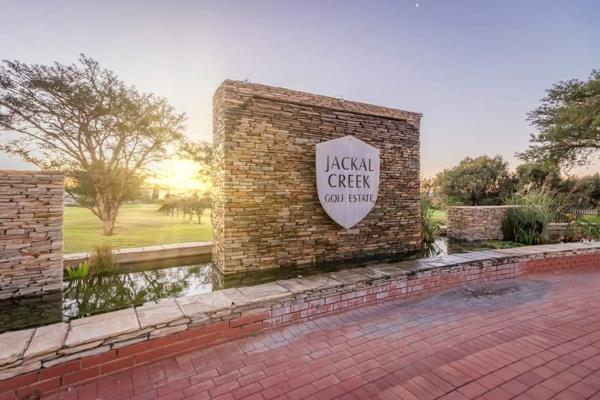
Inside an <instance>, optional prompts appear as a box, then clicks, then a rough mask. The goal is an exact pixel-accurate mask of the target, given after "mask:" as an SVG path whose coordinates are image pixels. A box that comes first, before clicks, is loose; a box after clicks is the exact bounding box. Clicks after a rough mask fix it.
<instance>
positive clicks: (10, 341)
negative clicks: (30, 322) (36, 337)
mask: <svg viewBox="0 0 600 400" xmlns="http://www.w3.org/2000/svg"><path fill="white" fill-rule="evenodd" d="M33 332H34V329H25V330H22V331H16V332H6V333H3V334H2V335H0V367H2V366H5V365H9V364H12V363H14V362H15V361H18V360H19V358H20V357H21V356H22V355H23V353H24V352H25V349H26V348H27V346H28V345H29V341H30V340H31V337H32V336H33Z"/></svg>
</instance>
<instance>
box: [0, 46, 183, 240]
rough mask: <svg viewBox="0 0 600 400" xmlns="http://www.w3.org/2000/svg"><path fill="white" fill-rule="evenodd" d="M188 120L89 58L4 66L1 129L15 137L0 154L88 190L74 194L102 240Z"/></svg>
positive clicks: (0, 82)
mask: <svg viewBox="0 0 600 400" xmlns="http://www.w3.org/2000/svg"><path fill="white" fill-rule="evenodd" d="M184 120H185V115H184V114H177V113H176V112H175V111H174V109H173V107H171V106H170V105H169V104H168V103H167V101H166V100H165V99H164V98H159V97H156V96H155V95H153V94H147V93H141V92H139V91H138V90H137V89H136V88H135V87H133V86H127V85H126V84H125V83H124V82H123V81H121V80H119V79H118V78H117V77H116V76H115V74H114V73H113V72H112V71H110V70H107V69H104V68H101V67H100V65H99V63H98V62H96V61H95V60H93V59H91V58H88V57H86V56H84V55H81V57H80V58H79V62H78V63H77V64H71V65H63V64H59V63H54V64H53V65H39V64H31V65H28V64H25V63H21V62H19V61H4V65H3V66H1V67H0V129H2V130H3V131H6V133H9V134H13V135H14V137H13V138H12V139H11V140H9V141H8V142H6V143H5V144H3V145H2V146H0V149H2V150H4V151H6V152H8V153H11V154H16V155H19V156H21V157H22V158H23V159H25V160H26V161H29V162H31V163H33V164H35V165H37V166H38V167H40V168H41V169H42V170H52V171H56V170H60V171H62V172H64V173H65V175H66V176H67V178H68V181H71V182H72V185H73V186H75V187H77V186H79V187H80V188H83V189H82V190H83V192H85V195H84V196H80V195H79V194H78V191H77V190H74V191H72V192H71V193H72V195H73V197H74V198H75V199H76V200H77V201H78V202H79V203H80V204H81V205H82V206H84V207H87V208H89V209H90V210H91V211H92V212H93V213H94V214H95V215H97V216H98V218H100V220H101V221H102V227H103V233H104V234H105V235H112V234H113V231H114V225H115V221H116V218H117V214H118V211H119V208H120V207H121V205H122V204H123V202H124V201H125V199H126V198H127V193H128V191H129V189H130V188H131V186H132V185H134V184H135V182H137V181H138V180H139V179H140V174H141V173H142V171H144V170H145V169H146V168H147V166H148V165H149V164H150V163H152V162H155V161H159V160H161V159H163V158H165V157H166V156H167V150H168V148H169V146H170V145H171V144H173V143H174V142H177V141H179V140H180V139H181V137H182V134H181V130H182V124H183V122H184ZM85 186H89V188H88V189H89V190H85ZM79 192H81V191H79Z"/></svg>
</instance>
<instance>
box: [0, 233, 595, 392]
mask: <svg viewBox="0 0 600 400" xmlns="http://www.w3.org/2000/svg"><path fill="white" fill-rule="evenodd" d="M572 268H600V243H569V244H559V245H544V246H531V247H519V248H514V249H502V250H488V251H481V252H472V253H466V254H459V255H451V256H444V257H434V258H428V259H422V260H414V261H404V262H398V263H388V264H378V265H372V266H368V267H364V268H357V269H351V270H345V271H340V272H332V273H328V274H323V275H315V276H309V277H305V278H296V279H288V280H281V281H277V282H274V283H267V284H262V285H258V286H252V287H244V288H237V289H224V290H219V291H215V292H213V293H207V294H203V295H197V296H192V297H184V298H179V299H170V300H165V301H163V302H160V303H148V304H145V305H143V306H141V307H137V308H135V309H133V308H129V309H125V310H121V311H116V312H111V313H107V314H101V315H97V316H92V317H87V318H82V319H78V320H73V321H71V322H70V323H59V324H54V325H50V326H45V327H41V328H37V329H27V330H22V331H16V332H8V333H4V334H2V335H0V398H1V399H13V398H24V397H26V396H28V395H30V394H32V393H35V392H37V393H38V394H43V395H49V394H52V393H53V392H54V391H57V390H58V389H59V388H62V389H64V388H65V387H68V386H72V385H76V384H81V383H83V382H87V381H90V380H93V379H97V378H98V377H100V376H106V375H110V374H113V373H115V372H118V371H122V370H125V369H128V368H131V367H132V366H136V365H142V364H146V363H149V362H152V361H155V360H158V359H161V358H164V357H168V356H172V355H174V354H179V353H183V352H189V351H192V350H196V349H201V348H204V347H207V346H211V345H214V344H218V343H223V342H226V341H230V340H232V339H235V338H240V337H244V336H249V335H254V334H256V332H259V331H265V330H269V329H272V328H276V327H281V326H285V325H289V324H292V323H296V322H300V321H307V320H310V319H314V318H318V317H321V316H325V315H329V314H331V313H337V312H341V311H344V310H349V309H353V308H356V307H359V306H364V305H368V304H374V303H377V302H381V301H385V300H388V299H403V298H415V297H418V296H423V295H427V294H430V293H433V292H436V291H440V290H445V289H448V288H452V287H455V286H458V285H462V284H466V283H474V282H486V281H493V280H501V279H510V278H514V277H516V276H519V275H523V274H528V273H535V272H546V271H555V270H560V269H572Z"/></svg>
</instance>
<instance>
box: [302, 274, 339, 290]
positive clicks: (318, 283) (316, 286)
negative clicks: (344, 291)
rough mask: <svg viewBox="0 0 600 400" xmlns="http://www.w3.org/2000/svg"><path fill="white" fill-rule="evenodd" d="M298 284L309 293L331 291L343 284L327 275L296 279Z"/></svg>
mask: <svg viewBox="0 0 600 400" xmlns="http://www.w3.org/2000/svg"><path fill="white" fill-rule="evenodd" d="M297 280H298V282H300V283H301V284H302V285H304V286H306V287H307V288H309V290H311V291H315V290H325V289H333V288H336V287H339V286H342V285H343V284H342V283H341V282H339V281H336V280H335V279H331V277H329V276H327V275H312V276H307V277H303V278H298V279H297Z"/></svg>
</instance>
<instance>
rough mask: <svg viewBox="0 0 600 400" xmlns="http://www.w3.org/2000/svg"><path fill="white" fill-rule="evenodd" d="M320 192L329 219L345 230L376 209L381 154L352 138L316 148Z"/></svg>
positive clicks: (331, 141)
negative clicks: (374, 207)
mask: <svg viewBox="0 0 600 400" xmlns="http://www.w3.org/2000/svg"><path fill="white" fill-rule="evenodd" d="M316 161H317V163H316V174H317V191H318V193H319V200H320V201H321V204H322V205H323V208H324V209H325V212H326V213H327V215H329V216H330V217H331V219H332V220H334V221H335V222H337V223H338V224H339V225H341V226H343V227H344V228H346V229H350V228H352V227H353V226H354V225H356V224H357V223H358V222H359V221H361V220H362V219H363V218H364V217H366V216H367V214H368V213H369V212H370V211H371V210H372V209H373V206H375V201H376V200H377V191H378V190H379V150H378V149H376V148H375V147H373V146H369V145H368V144H366V143H365V142H363V141H362V140H359V139H356V138H355V137H353V136H344V137H342V138H339V139H333V140H328V141H326V142H321V143H318V144H317V154H316Z"/></svg>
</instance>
